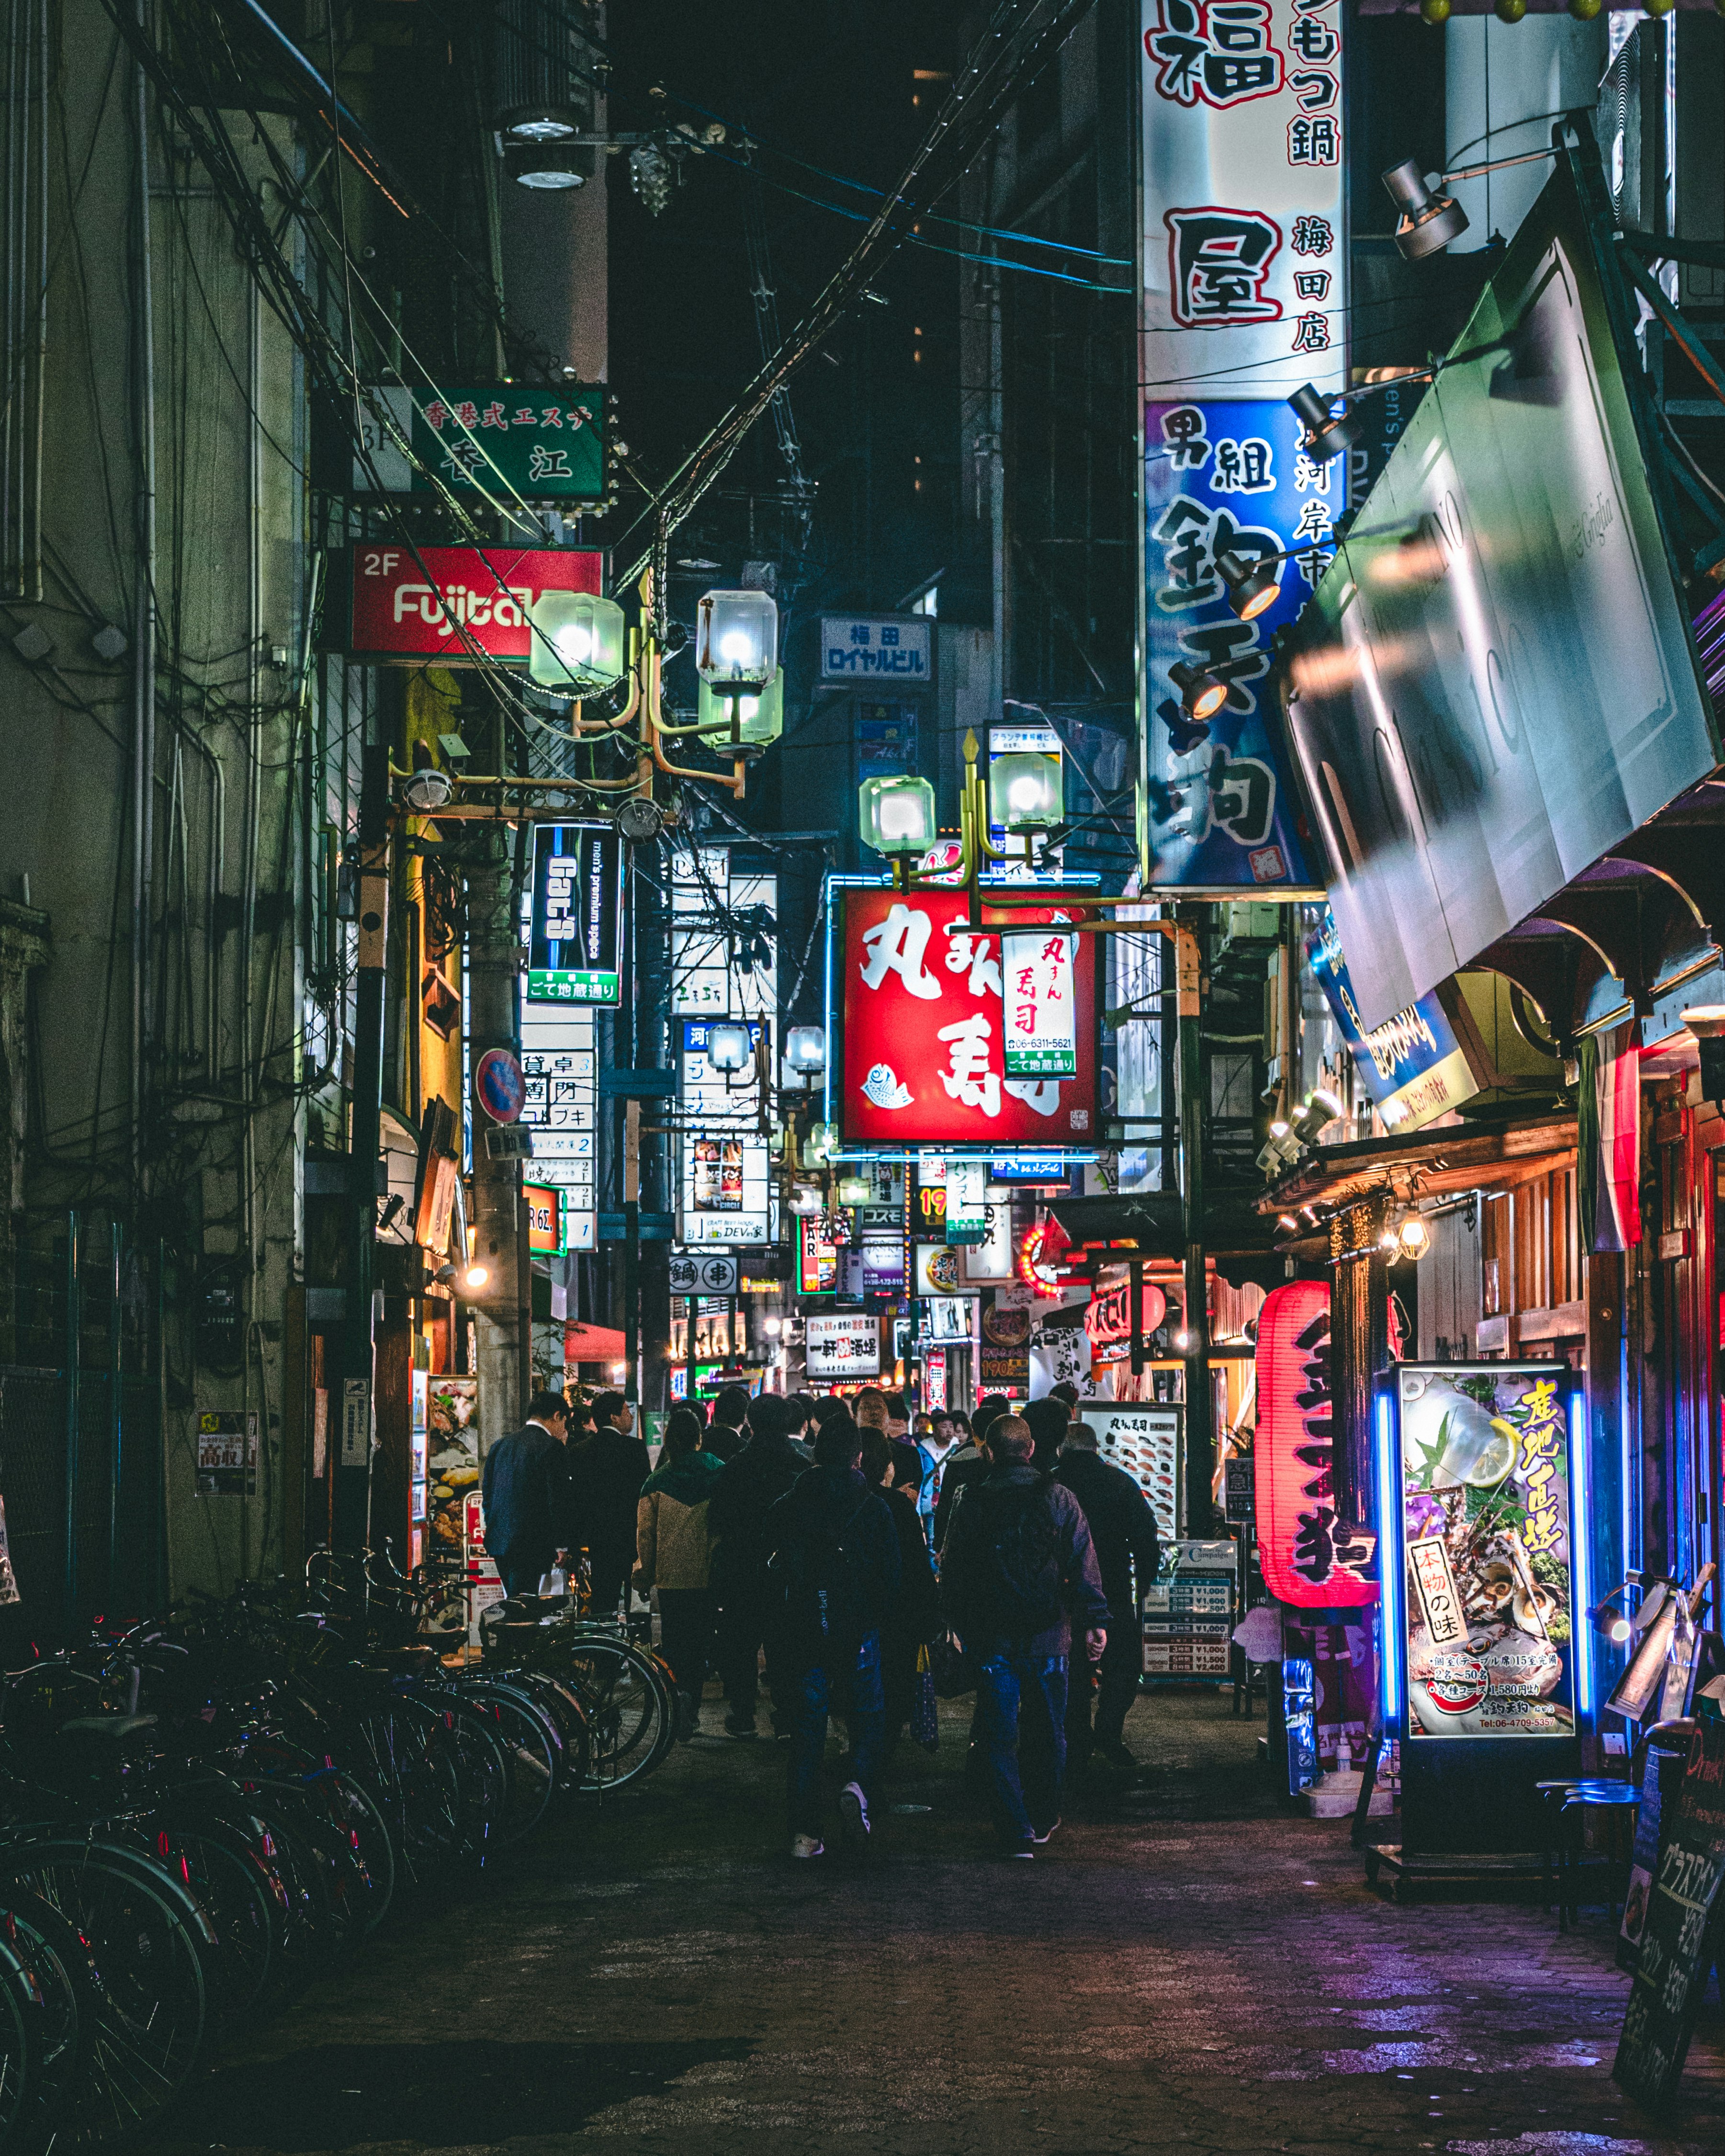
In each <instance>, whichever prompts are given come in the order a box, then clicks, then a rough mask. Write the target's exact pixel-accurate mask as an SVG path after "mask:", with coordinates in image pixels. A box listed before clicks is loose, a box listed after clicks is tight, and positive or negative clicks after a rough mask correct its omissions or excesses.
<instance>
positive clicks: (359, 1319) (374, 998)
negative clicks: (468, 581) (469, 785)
mask: <svg viewBox="0 0 1725 2156" xmlns="http://www.w3.org/2000/svg"><path fill="white" fill-rule="evenodd" d="M388 929H389V750H388V745H387V744H379V745H377V746H376V747H368V748H367V750H366V751H365V756H364V764H363V768H362V778H361V781H360V796H359V953H358V957H359V964H358V971H357V976H356V982H355V988H354V1020H353V1101H352V1111H351V1112H352V1127H351V1131H350V1135H349V1138H348V1147H347V1296H346V1301H345V1304H344V1307H343V1316H342V1324H341V1402H340V1409H341V1434H340V1449H339V1450H338V1451H337V1453H336V1463H335V1492H334V1502H333V1504H332V1506H331V1539H332V1540H333V1542H334V1543H335V1545H336V1548H338V1549H361V1548H364V1546H365V1543H366V1540H367V1535H368V1533H369V1532H370V1526H371V1503H372V1425H373V1422H374V1419H375V1408H374V1403H373V1399H372V1372H373V1361H374V1357H375V1353H376V1341H375V1337H374V1335H373V1331H372V1269H373V1265H372V1261H373V1257H374V1255H375V1250H376V1245H377V1153H378V1148H379V1146H380V1144H381V1142H382V1110H383V987H384V968H385V958H386V952H387V950H388Z"/></svg>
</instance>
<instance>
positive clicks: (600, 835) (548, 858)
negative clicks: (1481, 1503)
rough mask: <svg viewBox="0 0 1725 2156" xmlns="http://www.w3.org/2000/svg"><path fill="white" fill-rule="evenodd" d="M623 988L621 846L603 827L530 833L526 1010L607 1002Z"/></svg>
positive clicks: (544, 828) (553, 827) (545, 827)
mask: <svg viewBox="0 0 1725 2156" xmlns="http://www.w3.org/2000/svg"><path fill="white" fill-rule="evenodd" d="M622 988H623V840H622V839H620V838H619V836H618V834H617V833H616V832H615V831H614V829H612V827H611V826H610V825H609V824H540V825H538V826H537V828H536V829H535V831H534V833H533V914H532V929H531V942H530V944H529V947H528V952H527V1001H528V1002H529V1003H530V1004H614V1003H616V1002H618V1001H619V998H620V997H621V994H622Z"/></svg>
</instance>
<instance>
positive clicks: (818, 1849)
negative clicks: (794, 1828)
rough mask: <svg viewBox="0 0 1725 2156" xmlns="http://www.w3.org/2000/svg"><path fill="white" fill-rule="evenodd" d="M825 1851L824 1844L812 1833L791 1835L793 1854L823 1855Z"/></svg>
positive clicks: (800, 1855) (798, 1855)
mask: <svg viewBox="0 0 1725 2156" xmlns="http://www.w3.org/2000/svg"><path fill="white" fill-rule="evenodd" d="M826 1853H827V1845H826V1844H825V1843H824V1841H821V1840H819V1839H818V1838H817V1837H816V1836H815V1835H812V1834H793V1835H792V1836H791V1855H792V1856H797V1857H802V1856H825V1855H826Z"/></svg>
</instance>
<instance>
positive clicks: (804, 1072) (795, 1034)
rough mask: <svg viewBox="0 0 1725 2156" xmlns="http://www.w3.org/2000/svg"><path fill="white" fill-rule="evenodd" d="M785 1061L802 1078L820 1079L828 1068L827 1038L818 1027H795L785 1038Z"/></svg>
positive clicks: (823, 1031)
mask: <svg viewBox="0 0 1725 2156" xmlns="http://www.w3.org/2000/svg"><path fill="white" fill-rule="evenodd" d="M784 1060H785V1061H786V1062H787V1063H788V1064H789V1065H790V1066H791V1068H792V1070H794V1071H795V1072H796V1073H797V1075H798V1076H799V1077H802V1078H818V1077H819V1075H820V1074H821V1072H822V1071H823V1070H825V1069H826V1067H827V1036H826V1031H825V1029H824V1027H822V1026H818V1025H793V1026H792V1027H791V1028H790V1029H788V1031H787V1033H786V1034H785V1037H784Z"/></svg>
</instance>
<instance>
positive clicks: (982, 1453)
mask: <svg viewBox="0 0 1725 2156" xmlns="http://www.w3.org/2000/svg"><path fill="white" fill-rule="evenodd" d="M1011 1412H1012V1402H1011V1401H1010V1400H1009V1399H1007V1397H1006V1395H1005V1394H1004V1393H990V1394H988V1398H987V1399H981V1400H978V1402H977V1409H976V1413H975V1414H973V1416H972V1417H971V1419H970V1430H971V1438H970V1442H969V1444H968V1445H960V1446H959V1447H958V1449H957V1451H956V1452H953V1453H950V1454H949V1455H947V1465H946V1471H945V1472H944V1473H943V1474H942V1476H941V1491H940V1498H939V1501H937V1504H936V1506H935V1508H934V1547H935V1550H936V1552H937V1553H939V1552H940V1551H942V1550H943V1549H944V1548H946V1546H947V1527H948V1526H949V1525H950V1523H951V1522H952V1507H953V1506H954V1505H956V1504H957V1501H958V1493H959V1491H961V1490H963V1488H964V1486H965V1485H966V1484H967V1483H968V1482H980V1481H982V1480H983V1476H985V1475H987V1474H988V1471H989V1470H990V1468H991V1467H992V1466H993V1461H992V1460H990V1459H989V1457H988V1430H989V1428H990V1425H991V1424H993V1423H995V1422H997V1421H999V1419H1000V1417H1001V1416H1002V1415H1004V1414H1011Z"/></svg>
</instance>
